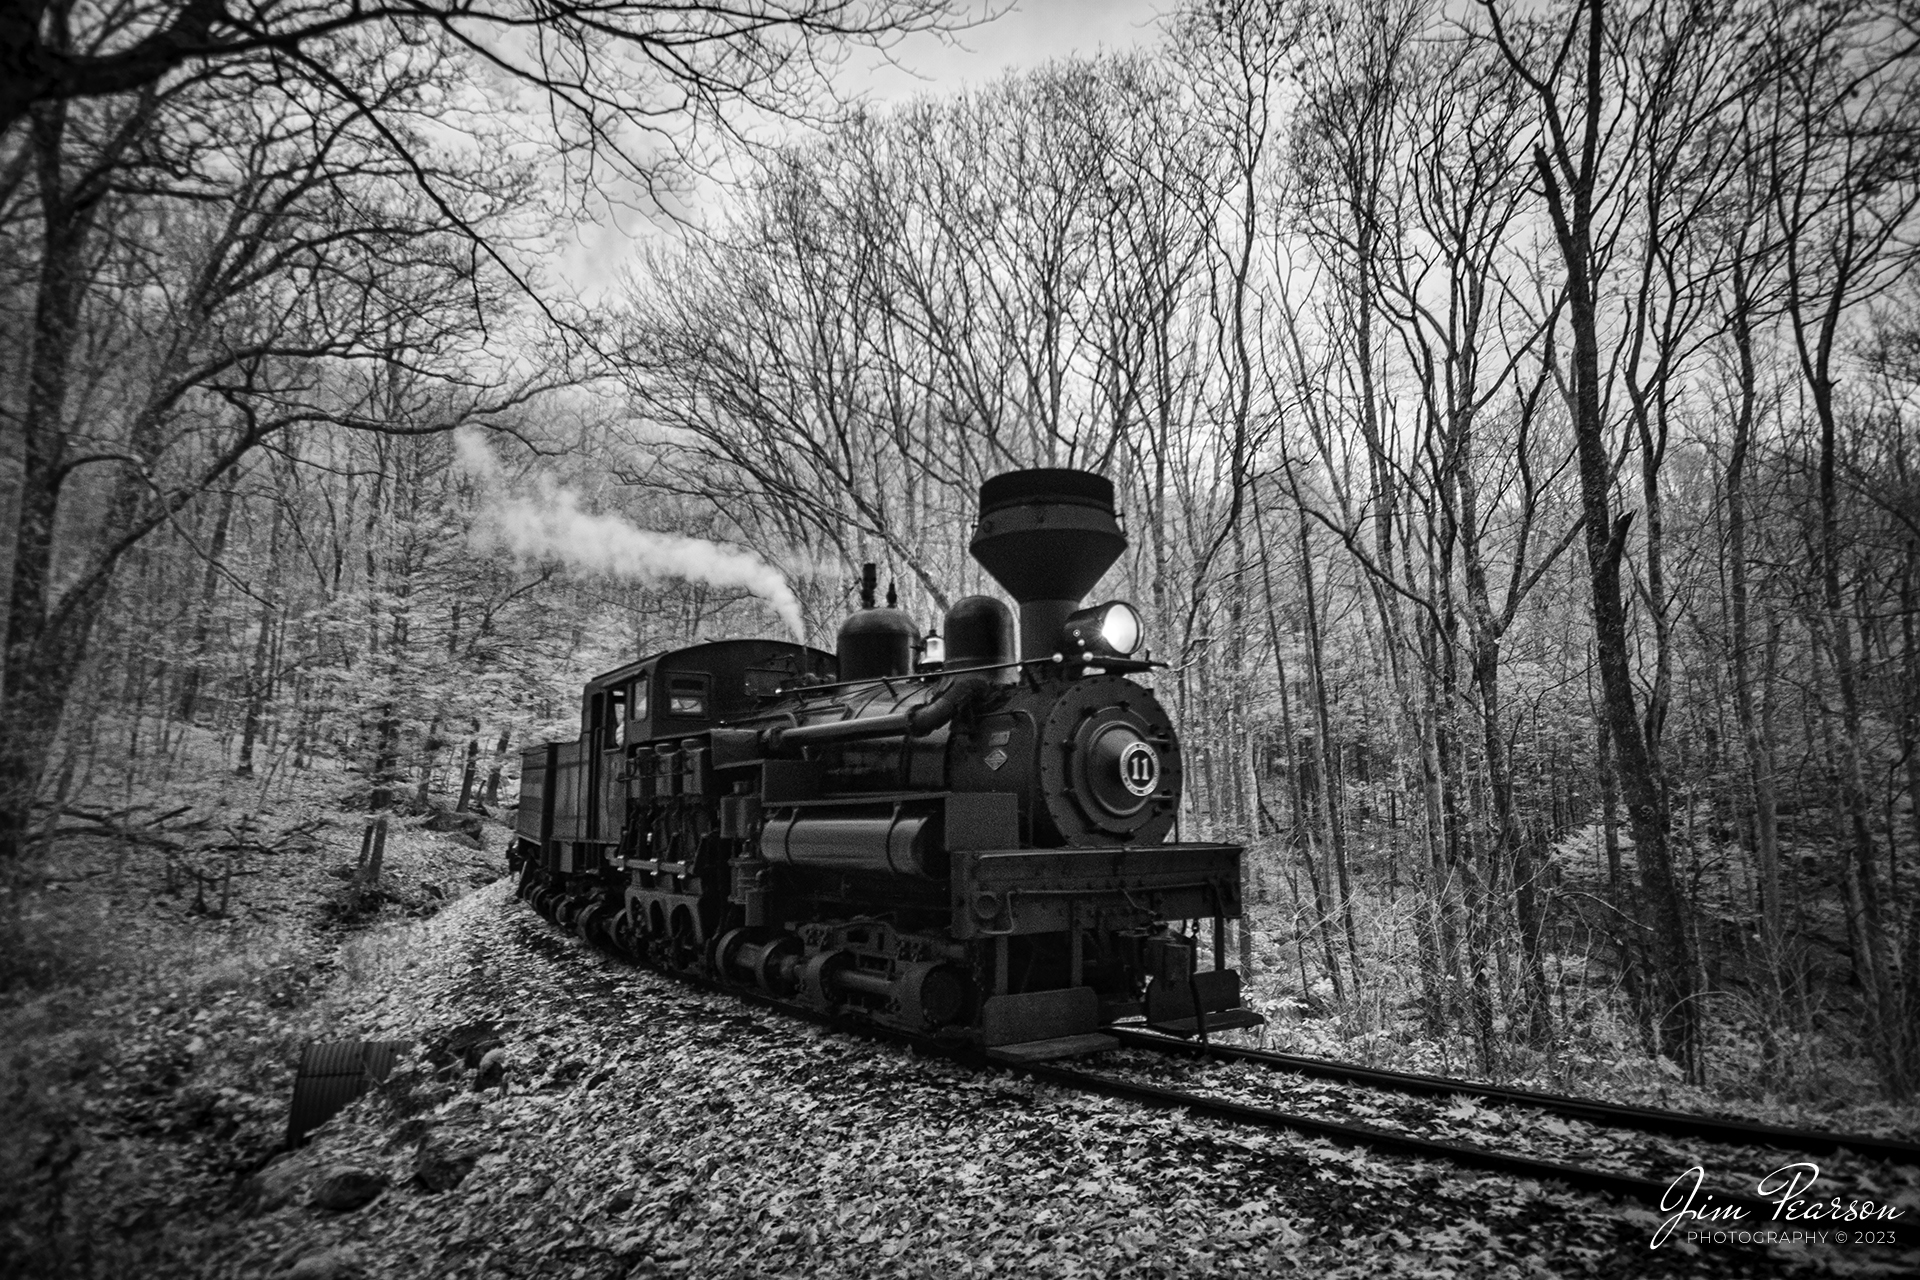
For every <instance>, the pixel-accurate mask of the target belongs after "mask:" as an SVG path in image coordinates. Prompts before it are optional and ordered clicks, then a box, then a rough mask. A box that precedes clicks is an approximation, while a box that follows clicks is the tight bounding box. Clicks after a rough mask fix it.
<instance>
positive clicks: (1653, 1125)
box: [1109, 1027, 1920, 1165]
mask: <svg viewBox="0 0 1920 1280" xmlns="http://www.w3.org/2000/svg"><path fill="white" fill-rule="evenodd" d="M1109 1034H1111V1035H1113V1036H1115V1037H1116V1038H1117V1039H1118V1040H1119V1041H1120V1043H1121V1044H1123V1045H1125V1046H1127V1047H1128V1048H1134V1049H1147V1050H1151V1051H1153V1052H1158V1053H1170V1054H1180V1055H1183V1056H1187V1057H1199V1058H1209V1059H1213V1060H1215V1061H1221V1062H1253V1063H1260V1064H1262V1065H1265V1066H1269V1067H1273V1068H1275V1069H1278V1070H1285V1071H1292V1072H1296V1073H1298V1074H1301V1075H1307V1076H1313V1077H1316V1078H1319V1079H1323V1080H1338V1081H1341V1082H1342V1083H1345V1084H1355V1085H1365V1086H1368V1087H1371V1088H1377V1089H1389V1090H1392V1091H1394V1092H1397V1093H1410V1094H1421V1095H1425V1096H1429V1097H1458V1096H1461V1095H1465V1096H1466V1097H1469V1098H1474V1099H1478V1100H1480V1101H1484V1102H1491V1103H1495V1104H1497V1105H1500V1106H1515V1107H1527V1108H1529V1109H1532V1110H1536V1111H1544V1112H1548V1113H1550V1114H1553V1115H1558V1116H1564V1117H1567V1118H1568V1119H1573V1120H1584V1121H1586V1122H1588V1123H1590V1124H1597V1125H1606V1126H1608V1127H1609V1128H1615V1129H1637V1130H1639V1131H1641V1132H1643V1133H1653V1134H1660V1135H1664V1136H1669V1137H1689V1138H1704V1139H1706V1140H1707V1141H1709V1142H1724V1143H1727V1144H1728V1145H1731V1146H1742V1147H1782V1148H1785V1149H1787V1150H1790V1151H1806V1152H1811V1153H1813V1154H1816V1155H1825V1154H1832V1153H1837V1152H1840V1151H1850V1152H1852V1153H1853V1154H1855V1155H1858V1156H1867V1157H1869V1158H1872V1159H1875V1160H1887V1161H1891V1162H1893V1163H1896V1164H1911V1165H1920V1143H1912V1142H1901V1141H1898V1140H1896V1139H1892V1138H1876V1137H1872V1136H1870V1135H1867V1134H1851V1133H1824V1132H1821V1131H1820V1130H1817V1129H1790V1128H1785V1127H1782V1126H1779V1125H1769V1124H1755V1123H1752V1122H1750V1121H1745V1120H1721V1119H1717V1118H1715V1117H1713V1116H1702V1115H1693V1114H1690V1113H1688V1112H1684V1111H1662V1110H1658V1109H1656V1108H1652V1107H1631V1106H1624V1105H1621V1104H1619V1103H1612V1102H1599V1101H1596V1100H1594V1099H1590V1098H1575V1097H1571V1096H1568V1095H1566V1094H1558V1093H1540V1092H1535V1091H1534V1090H1531V1089H1503V1088H1500V1087H1498V1086H1495V1085H1484V1084H1475V1083H1473V1082H1471V1081H1466V1080H1454V1079H1450V1078H1448V1077H1445V1076H1428V1075H1418V1074H1414V1073H1410V1072H1404V1071H1382V1070H1377V1069H1374V1068H1371V1067H1357V1066H1353V1065H1351V1064H1348V1063H1344V1062H1333V1061H1329V1060H1327V1059H1325V1058H1307V1057H1299V1056H1296V1055H1294V1054H1288V1053H1275V1052H1272V1051H1270V1050H1265V1049H1244V1048H1239V1047H1237V1046H1233V1045H1221V1044H1201V1043H1195V1042H1191V1041H1186V1040H1176V1039H1174V1038H1172V1037H1170V1036H1163V1035H1158V1034H1156V1033H1154V1032H1151V1031H1137V1030H1132V1029H1129V1028H1124V1027H1116V1028H1110V1029H1109Z"/></svg>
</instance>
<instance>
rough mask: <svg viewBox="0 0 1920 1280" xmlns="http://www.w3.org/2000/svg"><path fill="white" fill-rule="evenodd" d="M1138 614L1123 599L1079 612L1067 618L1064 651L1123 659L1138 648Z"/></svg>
mask: <svg viewBox="0 0 1920 1280" xmlns="http://www.w3.org/2000/svg"><path fill="white" fill-rule="evenodd" d="M1140 632H1141V627H1140V615H1139V613H1138V612H1136V611H1135V610H1134V607H1133V606H1132V605H1130V604H1128V603H1127V602H1126V601H1124V600H1109V601H1107V602H1106V603H1105V604H1097V605H1094V606H1093V607H1092V608H1090V609H1082V610H1080V611H1079V612H1078V613H1075V614H1071V615H1069V616H1068V618H1067V629H1066V642H1067V643H1066V649H1067V652H1068V653H1072V652H1073V651H1074V650H1076V649H1081V650H1085V651H1086V652H1088V653H1094V654H1101V655H1105V656H1108V657H1116V658H1125V657H1129V656H1131V655H1132V653H1133V651H1134V650H1135V649H1138V648H1139V647H1140Z"/></svg>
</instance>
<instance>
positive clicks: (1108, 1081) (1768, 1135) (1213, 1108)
mask: <svg viewBox="0 0 1920 1280" xmlns="http://www.w3.org/2000/svg"><path fill="white" fill-rule="evenodd" d="M524 888H525V886H524V885H523V889H524ZM522 896H526V895H524V894H523V895H522ZM531 901H532V904H533V905H534V907H535V909H536V910H538V911H539V912H540V914H541V915H542V916H545V917H546V918H547V919H549V920H552V919H553V916H552V914H550V912H549V911H548V910H546V909H543V905H544V904H543V903H542V902H541V901H540V900H539V899H538V898H537V897H535V898H533V899H531ZM556 923H557V922H556ZM561 927H563V928H564V927H567V926H565V925H562V926H561ZM569 931H570V932H574V933H575V934H576V935H578V936H580V937H582V938H584V939H585V940H586V941H587V942H588V943H589V945H595V946H596V947H598V949H600V950H603V951H609V952H610V954H613V955H615V956H616V958H618V959H621V960H624V961H627V962H629V963H632V962H633V961H634V958H633V957H632V956H630V955H626V954H623V953H621V952H619V951H617V950H611V949H609V948H607V947H605V946H601V945H599V943H598V941H597V940H596V939H595V938H593V937H592V936H591V935H590V932H589V931H582V930H580V929H577V928H574V929H569ZM649 967H654V968H659V969H660V970H661V971H662V972H664V973H666V974H667V975H668V976H671V977H676V978H679V979H681V980H682V981H685V982H688V983H689V984H691V985H693V986H696V987H700V988H702V989H706V990H710V991H714V992H717V993H722V994H725V995H728V996H731V997H734V998H737V999H741V1000H744V1001H746V1002H748V1003H751V1004H755V1005H759V1006H762V1007H765V1008H771V1009H778V1010H781V1011H783V1012H785V1013H789V1014H793V1015H796V1016H798V1017H800V1018H802V1019H804V1020H806V1021H810V1022H814V1023H817V1024H822V1025H827V1026H831V1027H833V1028H835V1029H836V1030H842V1031H847V1032H851V1033H856V1034H863V1035H867V1036H870V1037H873V1038H877V1039H881V1040H886V1041H889V1042H892V1043H897V1044H901V1045H906V1046H910V1047H912V1048H914V1049H915V1050H917V1051H919V1052H922V1053H932V1054H938V1055H941V1056H944V1057H948V1058H952V1059H955V1060H959V1061H964V1062H966V1063H968V1064H969V1065H975V1066H991V1067H995V1068H998V1069H1000V1070H1005V1071H1009V1072H1013V1073H1016V1074H1025V1075H1027V1076H1029V1077H1031V1078H1032V1079H1035V1080H1040V1081H1045V1082H1047V1083H1050V1084H1055V1085H1059V1086H1061V1087H1064V1088H1069V1089H1076V1090H1080V1091H1083V1092H1089V1093H1096V1094H1100V1095H1103V1096H1106V1097H1111V1098H1119V1099H1124V1100H1127V1101H1131V1102H1135V1103H1139V1104H1141V1105H1145V1106H1150V1107H1157V1108H1179V1109H1185V1110H1187V1111H1189V1112H1191V1113H1193V1114H1195V1115H1203V1116H1208V1117H1211V1118H1214V1119H1217V1120H1221V1121H1225V1122H1227V1123H1231V1124H1241V1125H1251V1126H1255V1127H1258V1128H1262V1129H1287V1130H1292V1131H1294V1132H1296V1133H1304V1134H1309V1135H1311V1136H1314V1137H1317V1138H1321V1139H1324V1140H1327V1141H1331V1142H1334V1143H1337V1144H1339V1145H1342V1146H1364V1147H1369V1148H1372V1149H1374V1150H1377V1151H1383V1152H1393V1153H1395V1154H1399V1155H1405V1156H1412V1157H1416V1158H1423V1159H1430V1160H1439V1161H1445V1162H1448V1163H1451V1164H1455V1165H1460V1166H1464V1167H1468V1168H1475V1169H1483V1170H1486V1171H1488V1172H1492V1173H1500V1174H1505V1175H1507V1176H1510V1177H1518V1178H1527V1179H1533V1180H1538V1181H1546V1182H1560V1183H1564V1184H1566V1185H1568V1186H1570V1187H1574V1188H1577V1189H1580V1190H1583V1191H1591V1192H1598V1193H1600V1194H1604V1195H1613V1196H1619V1197H1623V1198H1624V1199H1626V1200H1628V1201H1630V1202H1634V1203H1639V1204H1643V1205H1648V1206H1656V1207H1657V1206H1660V1205H1661V1202H1662V1198H1663V1197H1664V1196H1666V1195H1667V1194H1668V1193H1669V1191H1670V1189H1671V1188H1672V1186H1673V1181H1672V1180H1671V1179H1669V1180H1667V1181H1660V1180H1657V1179H1654V1178H1648V1177H1643V1176H1640V1175H1637V1174H1631V1173H1623V1172H1618V1171H1614V1170H1607V1169H1595V1168H1589V1167H1586V1166H1583V1165H1575V1164H1568V1163H1564V1162H1561V1161H1556V1160H1546V1159H1540V1158H1536V1157H1532V1156H1524V1155H1515V1154H1512V1153H1509V1152H1504V1151H1496V1150H1493V1149H1491V1148H1488V1147H1482V1146H1475V1145H1472V1144H1469V1143H1456V1142H1442V1141H1437V1140H1435V1139H1431V1138H1422V1137H1417V1136H1414V1135H1412V1134H1409V1133H1403V1132H1396V1131H1394V1130H1390V1129H1382V1128H1378V1127H1376V1126H1373V1125H1369V1124H1361V1123H1357V1122H1352V1121H1337V1120H1330V1119H1325V1118H1321V1117H1317V1116H1308V1115H1301V1114H1297V1113H1293V1112H1287V1111H1281V1110H1278V1109H1276V1108H1271V1107H1265V1106H1259V1105H1255V1104H1252V1103H1247V1102H1241V1101H1236V1100H1233V1099H1229V1098H1222V1097H1215V1096H1210V1095H1208V1094H1204V1093H1193V1092H1188V1091H1186V1090H1182V1089H1174V1088H1168V1087H1166V1086H1164V1085H1161V1084H1153V1083H1147V1082H1144V1081H1139V1080H1129V1079H1125V1078H1122V1077H1119V1076H1115V1075H1109V1074H1103V1073H1099V1072H1094V1071H1087V1070H1082V1069H1079V1068H1076V1067H1068V1066H1060V1065H1056V1064H1053V1063H1046V1062H1037V1063H1010V1062H1000V1061H995V1060H993V1059H991V1058H989V1057H987V1056H986V1055H984V1054H983V1053H981V1052H980V1051H979V1050H975V1049H969V1050H965V1051H957V1050H956V1049H955V1047H954V1046H953V1045H951V1044H948V1043H941V1042H937V1041H934V1040H932V1039H930V1038H927V1037H922V1036H911V1035H907V1034H906V1033H903V1032H899V1031H893V1030H889V1029H886V1028H880V1027H872V1026H868V1025H866V1024H859V1023H853V1022H851V1021H849V1020H848V1019H845V1018H838V1017H834V1016H832V1015H828V1014H823V1013H820V1012H819V1011H817V1010H814V1009H809V1008H806V1007H804V1006H801V1005H797V1004H792V1003H789V1002H787V1001H783V1000H775V999H772V998H770V997H768V996H766V995H763V994H761V993H760V992H758V991H753V990H748V989H743V988H740V987H735V986H732V985H728V984H723V983H718V982H714V981H712V980H710V979H708V978H706V977H704V976H703V975H700V974H698V973H691V972H688V971H686V970H684V969H675V968H673V967H671V966H666V967H662V966H654V965H650V966H649ZM1109 1031H1110V1033H1112V1034H1114V1035H1115V1036H1116V1038H1118V1039H1120V1040H1121V1042H1122V1044H1123V1046H1124V1047H1128V1048H1140V1049H1147V1050H1152V1051H1157V1052H1167V1053H1171V1054H1180V1055H1185V1056H1197V1057H1203V1058H1211V1059H1214V1060H1217V1061H1238V1062H1253V1063H1259V1064H1262V1065H1265V1066H1268V1067H1271V1068H1274V1069H1285V1070H1291V1071H1297V1072H1303V1073H1306V1074H1310V1075H1315V1076H1319V1077H1322V1078H1326V1079H1334V1080H1340V1081H1342V1082H1344V1083H1349V1084H1355V1085H1361V1086H1370V1087H1375V1088H1385V1089H1394V1090H1398V1091H1400V1092H1403V1093H1425V1094H1429V1095H1449V1096H1454V1095H1460V1094H1465V1095H1467V1096H1469V1097H1475V1098H1481V1099H1484V1100H1487V1101H1491V1102H1496V1103H1507V1104H1512V1105H1520V1106H1528V1107H1533V1108H1537V1109H1541V1110H1547V1111H1551V1112H1554V1113H1556V1114H1560V1115H1565V1116H1570V1117H1573V1118H1576V1119H1581V1120H1584V1121H1588V1122H1591V1123H1597V1124H1604V1125H1609V1126H1612V1127H1626V1128H1637V1129H1641V1130H1643V1131H1647V1132H1652V1133H1658V1134H1669V1135H1682V1136H1693V1137H1703V1138H1708V1139H1711V1140H1713V1141H1719V1142H1729V1143H1733V1144H1737V1145H1741V1146H1754V1145H1766V1146H1786V1147H1790V1148H1793V1149H1796V1150H1819V1151H1826V1150H1836V1149H1842V1148H1844V1149H1846V1150H1849V1151H1854V1152H1857V1153H1859V1154H1863V1155H1872V1156H1875V1157H1877V1158H1880V1159H1885V1160H1894V1161H1898V1162H1900V1163H1916V1164H1920V1146H1916V1145H1914V1144H1911V1143H1900V1142H1892V1141H1888V1140H1885V1139H1875V1138H1866V1137H1861V1136H1857V1135H1836V1134H1822V1133H1818V1132H1815V1131H1810V1130H1796V1129H1785V1128H1777V1127H1775V1126H1769V1125H1753V1124H1746V1123H1743V1122H1738V1121H1722V1120H1714V1119H1712V1118H1710V1117H1703V1116H1692V1115H1686V1114H1684V1113H1679V1112H1668V1111H1658V1110H1654V1109H1651V1108H1641V1107H1621V1106H1616V1105H1614V1104H1610V1103H1601V1102H1593V1101H1589V1100H1586V1099H1581V1098H1572V1097H1566V1096H1563V1095H1557V1094H1547V1093H1534V1092H1531V1091H1528V1090H1519V1089H1499V1088H1493V1087H1489V1086H1483V1085H1476V1084H1472V1083H1468V1082H1463V1081H1458V1080H1450V1079H1447V1078H1445V1077H1440V1076H1422V1075H1412V1074H1407V1073H1402V1072H1387V1071H1375V1070H1371V1069H1368V1068H1362V1067H1352V1066H1348V1065H1346V1064H1342V1063H1335V1062H1327V1061H1324V1060H1321V1059H1315V1058H1303V1057H1296V1056H1293V1055H1290V1054H1282V1053H1273V1052H1269V1051H1264V1050H1256V1049H1243V1048H1238V1047H1234V1046H1228V1045H1218V1044H1206V1043H1194V1042H1189V1041H1183V1040H1178V1039H1174V1038H1172V1037H1168V1036H1162V1035H1158V1034H1155V1033H1152V1032H1145V1031H1137V1030H1133V1029H1129V1028H1125V1027H1116V1028H1110V1029H1109ZM1789 1139H1792V1140H1791V1141H1790V1140H1789ZM1713 1198H1714V1200H1715V1202H1716V1203H1717V1204H1720V1205H1740V1206H1742V1207H1744V1208H1746V1209H1748V1210H1749V1211H1750V1212H1752V1211H1758V1212H1760V1213H1761V1214H1762V1215H1764V1214H1765V1212H1767V1211H1768V1210H1769V1209H1770V1208H1771V1205H1770V1203H1769V1202H1763V1201H1761V1200H1759V1199H1757V1198H1755V1197H1752V1196H1747V1195H1741V1194H1738V1193H1730V1192H1722V1191H1716V1192H1715V1193H1714V1197H1713ZM1902 1225H1903V1226H1904V1224H1902ZM1901 1234H1902V1235H1903V1236H1906V1235H1910V1234H1911V1228H1909V1229H1907V1230H1904V1231H1902V1232H1901Z"/></svg>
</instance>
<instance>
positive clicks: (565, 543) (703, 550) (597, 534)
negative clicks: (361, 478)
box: [453, 430, 806, 640]
mask: <svg viewBox="0 0 1920 1280" xmlns="http://www.w3.org/2000/svg"><path fill="white" fill-rule="evenodd" d="M453 445H454V465H455V466H456V467H458V468H459V469H460V470H461V471H463V472H465V473H466V474H467V475H469V476H471V477H473V479H474V480H475V482H476V483H477V484H478V485H479V487H480V490H481V494H482V502H481V509H480V511H479V513H478V514H477V516H476V518H475V521H474V529H473V533H472V535H471V541H472V542H473V544H474V545H475V546H476V547H477V548H479V549H481V550H504V551H508V552H511V553H512V554H514V555H516V556H521V557H524V558H526V559H530V560H558V561H560V562H562V563H563V564H566V565H567V566H569V567H570V568H574V569H578V570H581V571H583V572H587V573H601V574H606V575H607V576H609V577H615V578H631V579H637V580H638V581H641V582H657V581H659V580H660V579H662V578H680V579H683V580H685V581H688V582H704V583H707V584H709V585H710V586H715V587H740V588H744V589H745V590H747V591H749V592H751V593H752V594H754V595H756V596H758V597H759V598H760V599H762V600H765V601H766V602H767V603H768V604H769V605H771V606H772V607H773V611H774V612H775V613H777V614H779V615H780V620H781V621H782V622H785V623H786V624H787V629H788V630H789V631H791V632H793V635H794V638H795V639H796V640H804V639H806V625H805V623H804V622H802V621H801V617H800V602H799V600H797V599H795V597H794V594H793V589H792V588H791V587H789V586H788V585H787V580H786V578H785V577H783V576H782V575H781V573H780V571H779V570H778V569H776V568H774V567H773V566H772V565H770V564H768V563H767V562H766V561H765V560H762V559H761V558H760V557H759V556H758V555H756V554H755V553H754V552H752V551H748V550H747V549H745V548H744V547H730V546H725V545H722V544H720V543H717V542H709V541H707V540H706V539H705V538H690V537H687V536H686V535H685V534H679V533H659V532H656V531H655V530H652V529H642V528H639V527H637V526H635V525H632V524H629V523H628V522H627V521H625V520H622V519H620V517H618V516H607V515H594V514H592V513H591V512H587V511H582V510H581V509H580V496H579V495H578V494H576V493H575V492H573V490H571V489H568V488H566V487H564V486H562V485H559V484H556V483H555V482H554V481H552V480H551V479H549V478H546V477H541V478H540V479H539V480H538V481H537V482H536V485H535V489H536V492H535V493H534V494H533V495H532V496H528V495H527V494H524V493H515V492H513V491H512V489H511V487H510V486H509V485H508V483H507V480H506V476H505V475H504V474H503V473H502V472H501V470H500V462H499V459H497V458H495V457H494V456H493V450H492V449H490V448H488V447H487V442H486V439H485V437H484V436H483V435H482V434H481V433H480V432H478V431H471V430H468V431H459V432H456V433H455V434H454V438H453Z"/></svg>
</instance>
